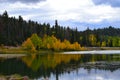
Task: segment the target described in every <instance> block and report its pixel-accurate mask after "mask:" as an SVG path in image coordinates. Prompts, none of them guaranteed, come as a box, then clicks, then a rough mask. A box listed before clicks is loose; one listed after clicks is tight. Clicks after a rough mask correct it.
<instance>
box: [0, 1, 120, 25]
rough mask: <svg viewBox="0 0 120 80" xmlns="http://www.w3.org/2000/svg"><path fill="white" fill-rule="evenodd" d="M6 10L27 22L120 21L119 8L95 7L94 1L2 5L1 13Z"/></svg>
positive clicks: (0, 6) (0, 7)
mask: <svg viewBox="0 0 120 80" xmlns="http://www.w3.org/2000/svg"><path fill="white" fill-rule="evenodd" d="M5 5H7V6H5ZM4 10H7V11H8V12H10V15H12V16H18V15H22V16H23V18H24V19H27V20H28V19H34V20H35V18H36V20H40V21H42V20H43V21H45V20H46V21H50V20H55V19H57V20H59V21H69V20H73V21H74V22H75V21H76V22H81V23H82V22H83V23H100V22H102V21H104V20H105V21H108V22H109V21H111V22H114V21H120V15H119V14H120V8H119V7H114V8H113V7H111V6H109V5H104V4H102V5H95V4H94V3H93V2H92V0H46V1H43V2H38V3H34V4H33V3H29V4H25V3H21V2H16V3H13V4H10V3H1V5H0V12H3V11H4ZM23 10H24V12H23ZM15 11H16V12H15ZM18 11H19V12H18ZM13 12H14V13H13Z"/></svg>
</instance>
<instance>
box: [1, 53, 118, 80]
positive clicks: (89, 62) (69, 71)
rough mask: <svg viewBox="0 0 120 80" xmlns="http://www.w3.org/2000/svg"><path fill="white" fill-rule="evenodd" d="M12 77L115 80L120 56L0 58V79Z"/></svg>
mask: <svg viewBox="0 0 120 80" xmlns="http://www.w3.org/2000/svg"><path fill="white" fill-rule="evenodd" d="M15 74H17V75H20V76H28V77H29V78H30V79H31V80H119V79H120V53H119V52H116V51H115V54H114V52H113V51H108V53H107V51H105V52H103V54H102V52H100V51H98V52H97V51H93V52H89V51H88V52H87V53H85V52H65V53H54V54H53V53H48V54H47V53H46V54H42V53H41V54H31V55H30V54H29V55H26V56H23V55H22V56H21V57H20V56H19V57H18V56H17V57H15V56H13V57H10V55H9V56H7V57H4V56H0V77H1V76H5V77H6V76H11V75H15Z"/></svg>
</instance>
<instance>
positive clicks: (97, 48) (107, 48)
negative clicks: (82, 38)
mask: <svg viewBox="0 0 120 80" xmlns="http://www.w3.org/2000/svg"><path fill="white" fill-rule="evenodd" d="M86 50H87V51H91V50H120V47H86Z"/></svg>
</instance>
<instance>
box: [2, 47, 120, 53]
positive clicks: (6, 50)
mask: <svg viewBox="0 0 120 80" xmlns="http://www.w3.org/2000/svg"><path fill="white" fill-rule="evenodd" d="M85 48H86V50H85V51H91V50H120V47H85ZM51 52H65V51H52V50H48V49H47V50H45V49H44V50H39V51H37V52H30V51H27V50H24V49H23V48H22V47H11V46H5V47H0V54H1V53H2V54H3V53H5V54H7V53H9V54H16V53H17V54H23V53H24V54H25V53H26V54H30V53H51Z"/></svg>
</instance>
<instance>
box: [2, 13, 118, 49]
mask: <svg viewBox="0 0 120 80" xmlns="http://www.w3.org/2000/svg"><path fill="white" fill-rule="evenodd" d="M32 35H36V36H39V37H40V38H41V39H45V35H46V36H47V37H46V38H48V37H51V38H55V39H57V40H59V42H61V43H62V42H64V41H65V40H66V41H68V42H69V43H71V44H74V43H75V42H76V43H77V45H78V44H80V46H85V47H120V28H114V27H113V26H108V27H104V28H98V29H94V30H91V29H89V28H87V29H86V30H85V31H78V29H77V28H74V29H72V28H70V27H69V26H67V27H66V26H60V25H59V23H58V21H57V20H55V24H54V25H53V26H52V25H50V23H43V24H41V23H38V22H35V21H32V20H28V21H25V20H24V19H23V18H22V16H19V17H18V18H15V17H9V15H8V13H7V11H5V12H4V13H3V14H1V15H0V45H5V46H21V45H22V44H23V42H25V41H26V40H29V38H30V37H31V36H32ZM33 41H34V40H33ZM47 47H48V48H50V46H49V45H47ZM36 48H38V46H36Z"/></svg>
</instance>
